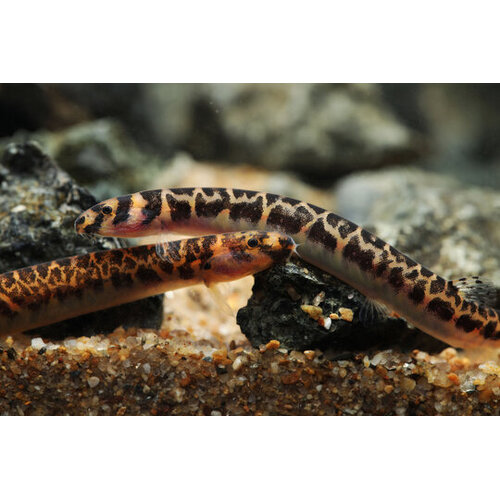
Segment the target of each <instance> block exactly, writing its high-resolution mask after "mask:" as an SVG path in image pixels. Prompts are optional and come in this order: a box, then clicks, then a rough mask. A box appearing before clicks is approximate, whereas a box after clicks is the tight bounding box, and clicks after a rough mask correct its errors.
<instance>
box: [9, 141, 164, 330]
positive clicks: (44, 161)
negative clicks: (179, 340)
mask: <svg viewBox="0 0 500 500" xmlns="http://www.w3.org/2000/svg"><path fill="white" fill-rule="evenodd" d="M0 163H1V164H0V181H1V183H0V214H1V216H0V272H6V271H10V270H13V269H18V268H21V267H25V266H30V265H33V264H39V263H41V262H46V261H49V260H54V259H58V258H62V257H67V256H70V255H76V254H82V253H87V252H91V251H97V250H104V249H111V248H117V247H118V246H119V242H118V240H111V239H103V238H96V239H95V240H94V241H93V242H90V241H89V240H87V239H85V238H83V237H82V236H80V235H77V234H76V233H75V231H74V228H73V224H74V220H75V218H76V217H77V216H78V215H79V214H80V213H81V212H82V211H83V210H85V209H87V208H89V207H90V206H92V205H93V204H95V203H96V200H95V198H94V197H93V196H92V195H91V194H90V193H89V192H88V191H87V190H86V189H84V188H81V187H79V186H78V185H77V184H76V183H75V181H73V179H71V177H70V176H69V175H68V174H67V173H65V172H64V171H62V170H61V169H60V168H59V167H58V166H57V165H56V164H55V163H54V162H53V160H51V159H50V157H48V156H47V155H45V154H44V153H43V152H42V150H41V149H40V147H39V146H38V145H37V144H36V143H33V142H30V143H25V144H11V145H9V146H7V147H6V148H5V149H4V151H3V154H2V156H1V162H0ZM162 311H163V305H162V299H161V298H160V297H151V298H148V299H143V300H141V301H138V302H134V303H132V304H125V305H123V306H118V307H116V308H113V309H108V310H106V311H102V312H96V313H93V314H88V315H85V316H82V317H80V318H75V319H72V320H68V321H64V322H61V323H59V324H56V325H51V326H49V327H44V328H43V329H38V330H37V331H36V332H35V331H33V333H36V334H38V335H43V336H47V337H61V336H64V335H73V336H78V335H89V334H94V333H98V332H107V331H111V330H113V329H114V328H116V327H118V326H120V325H124V326H140V327H145V328H156V327H159V326H160V324H161V319H162Z"/></svg>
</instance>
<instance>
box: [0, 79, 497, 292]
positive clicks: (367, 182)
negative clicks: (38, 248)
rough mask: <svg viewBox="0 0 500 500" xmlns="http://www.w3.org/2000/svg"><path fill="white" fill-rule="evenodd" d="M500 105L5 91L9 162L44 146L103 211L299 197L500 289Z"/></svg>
mask: <svg viewBox="0 0 500 500" xmlns="http://www.w3.org/2000/svg"><path fill="white" fill-rule="evenodd" d="M499 104H500V85H493V84H1V85H0V150H2V149H4V150H5V148H6V146H7V145H8V144H10V143H17V144H21V143H23V142H26V141H31V140H34V141H37V143H38V144H39V145H40V147H41V148H42V150H43V151H44V152H45V153H46V154H48V155H49V156H50V157H51V158H52V159H53V160H54V161H55V162H56V163H57V164H58V165H59V167H61V168H62V169H63V170H64V171H66V172H68V173H69V174H70V175H71V176H72V178H73V179H74V180H75V181H76V183H77V185H79V186H81V187H84V188H87V189H88V190H89V191H90V192H91V193H92V195H93V196H94V197H95V198H96V199H98V200H99V199H105V198H107V197H110V196H116V195H120V194H125V193H130V192H134V191H138V190H142V189H151V188H167V187H180V186H186V187H189V186H221V187H235V188H246V189H255V190H262V191H268V192H273V193H277V194H282V195H287V196H292V197H295V198H298V199H301V200H304V201H309V202H312V203H315V204H317V205H319V206H323V207H324V208H327V209H331V210H334V211H337V212H338V213H340V214H341V215H343V216H344V217H347V218H349V219H351V220H353V221H355V222H357V223H358V224H361V225H363V226H365V227H366V228H367V229H369V230H371V231H373V232H375V233H376V234H378V235H379V236H380V237H382V238H383V239H385V240H387V241H388V242H390V243H391V244H393V245H395V246H396V247H398V248H400V249H401V250H403V251H405V252H407V253H409V254H410V255H412V257H414V258H416V259H417V260H419V261H420V262H422V263H424V264H426V265H427V266H429V267H431V268H432V269H433V270H434V271H436V272H440V273H443V275H445V276H449V277H453V276H458V277H460V276H463V275H473V274H481V275H483V276H488V277H489V278H490V279H492V280H493V281H494V282H495V283H496V284H497V285H499V286H500V256H499V251H498V249H499V248H500V225H499V224H498V222H497V221H498V220H499V218H500V141H499V140H498V137H499V136H500V134H499V132H500V115H499V113H498V112H497V109H498V107H499ZM0 153H1V151H0ZM4 184H5V183H4ZM5 194H6V195H7V196H8V194H9V191H5ZM65 238H66V237H65ZM433 266H434V267H433Z"/></svg>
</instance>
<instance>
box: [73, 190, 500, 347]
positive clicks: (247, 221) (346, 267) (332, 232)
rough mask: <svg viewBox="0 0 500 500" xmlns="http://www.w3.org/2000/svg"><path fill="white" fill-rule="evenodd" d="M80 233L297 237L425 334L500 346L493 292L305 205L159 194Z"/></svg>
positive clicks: (309, 254) (88, 222) (252, 197)
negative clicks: (440, 271)
mask: <svg viewBox="0 0 500 500" xmlns="http://www.w3.org/2000/svg"><path fill="white" fill-rule="evenodd" d="M75 228H76V230H77V231H78V232H79V233H84V234H99V235H102V236H118V237H137V236H146V235H152V234H158V233H162V232H165V231H174V232H180V233H184V234H203V233H205V234H206V233H207V232H221V231H235V230H244V229H260V230H272V231H279V232H281V233H284V234H287V235H289V236H291V237H292V238H293V239H294V241H295V243H297V244H298V248H297V253H298V254H299V255H300V256H301V257H302V258H303V259H305V260H306V261H308V262H310V263H311V264H313V265H315V266H317V267H319V268H321V269H323V270H324V271H326V272H328V273H330V274H332V275H334V276H336V277H337V278H339V279H341V280H342V281H344V282H346V283H348V284H349V285H351V286H352V287H354V288H356V289H357V290H359V291H360V292H361V293H363V294H364V295H365V296H367V297H368V298H369V299H371V300H374V301H376V302H377V303H382V304H383V305H385V306H386V307H387V308H388V309H389V310H390V311H393V312H396V313H397V314H398V315H400V316H401V317H403V318H405V319H406V320H407V321H408V322H409V323H411V324H413V325H414V326H417V327H418V328H420V329H421V330H423V331H424V332H426V333H428V334H430V335H432V336H434V337H436V338H438V339H441V340H443V341H444V342H447V343H449V344H451V345H454V346H456V347H468V346H471V347H472V346H478V345H489V346H493V347H500V322H499V313H498V311H496V310H495V309H493V308H492V307H490V306H491V305H492V301H491V300H490V299H489V296H490V295H491V294H490V293H489V292H490V291H491V290H489V289H487V288H486V287H485V286H484V285H483V286H482V287H481V285H479V286H480V288H477V287H475V286H471V281H470V280H469V279H462V280H457V281H448V280H446V279H444V278H442V277H441V276H438V275H437V274H435V273H433V272H432V271H430V270H429V269H427V268H425V267H423V266H422V265H420V264H418V263H417V262H415V261H414V260H412V259H411V258H410V257H408V256H406V255H404V254H403V253H401V252H400V251H398V250H396V249H395V248H393V247H392V246H391V245H389V244H388V243H386V242H385V241H382V240H381V239H380V238H378V237H377V236H375V235H373V234H371V233H369V232H368V231H366V230H365V229H363V228H361V227H359V226H358V225H356V224H354V223H353V222H351V221H349V220H347V219H344V218H342V217H340V216H338V215H336V214H335V213H333V212H329V211H327V210H325V209H323V208H320V207H317V206H315V205H311V204H309V203H305V202H303V201H299V200H295V199H292V198H288V197H282V196H279V195H276V194H269V193H263V192H255V191H247V190H242V189H226V188H178V189H163V190H160V189H157V190H149V191H141V192H138V193H135V194H130V195H126V196H119V197H117V198H112V199H109V200H107V201H103V202H101V203H99V204H97V205H95V206H93V207H92V208H90V209H89V210H87V211H85V212H84V213H83V214H82V215H81V216H80V217H78V218H77V220H76V222H75ZM476 281H479V280H476ZM478 291H479V293H477V292H478ZM481 295H483V296H484V297H485V300H478V298H481Z"/></svg>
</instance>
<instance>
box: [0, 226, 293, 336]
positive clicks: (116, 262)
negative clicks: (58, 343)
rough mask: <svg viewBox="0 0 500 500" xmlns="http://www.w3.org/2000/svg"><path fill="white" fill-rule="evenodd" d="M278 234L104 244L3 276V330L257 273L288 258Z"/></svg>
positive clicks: (288, 242)
mask: <svg viewBox="0 0 500 500" xmlns="http://www.w3.org/2000/svg"><path fill="white" fill-rule="evenodd" d="M294 249H295V243H294V242H293V240H292V239H291V238H290V237H288V236H283V235H282V234H279V233H268V232H262V231H249V232H241V233H231V234H217V235H211V236H204V237H200V238H191V239H185V240H180V241H172V242H169V243H165V244H163V246H162V254H161V256H159V255H158V253H157V251H156V247H155V245H143V246H136V247H131V248H121V249H115V250H104V251H101V252H95V253H89V254H87V255H78V256H74V257H67V258H64V259H58V260H54V261H52V262H46V263H44V264H38V265H36V266H31V267H25V268H23V269H18V270H16V271H10V272H8V273H5V274H2V275H0V334H4V335H5V334H13V333H17V332H22V331H25V330H29V329H32V328H36V327H39V326H44V325H47V324H51V323H55V322H57V321H62V320H64V319H68V318H72V317H74V316H79V315H81V314H86V313H89V312H94V311H98V310H101V309H106V308H108V307H112V306H116V305H119V304H123V303H126V302H132V301H134V300H138V299H141V298H144V297H148V296H151V295H156V294H158V293H163V292H166V291H168V290H174V289H176V288H181V287H185V286H189V285H193V284H197V283H205V284H206V285H208V286H209V285H211V284H213V283H217V282H223V281H231V280H235V279H238V278H242V277H244V276H248V275H250V274H254V273H256V272H259V271H262V270H264V269H266V268H268V267H270V266H272V265H273V264H275V263H278V262H282V261H284V260H286V259H288V257H290V255H291V253H292V251H293V250H294Z"/></svg>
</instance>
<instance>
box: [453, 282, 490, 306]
mask: <svg viewBox="0 0 500 500" xmlns="http://www.w3.org/2000/svg"><path fill="white" fill-rule="evenodd" d="M452 283H453V285H455V286H456V287H457V288H458V290H459V291H460V294H461V295H462V297H464V298H465V300H470V301H473V302H479V303H480V304H483V305H485V306H488V307H494V306H495V305H496V302H497V290H496V288H495V286H494V285H493V283H492V282H491V281H490V280H488V279H485V278H480V277H479V276H471V277H469V278H460V279H458V280H453V281H452Z"/></svg>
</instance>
